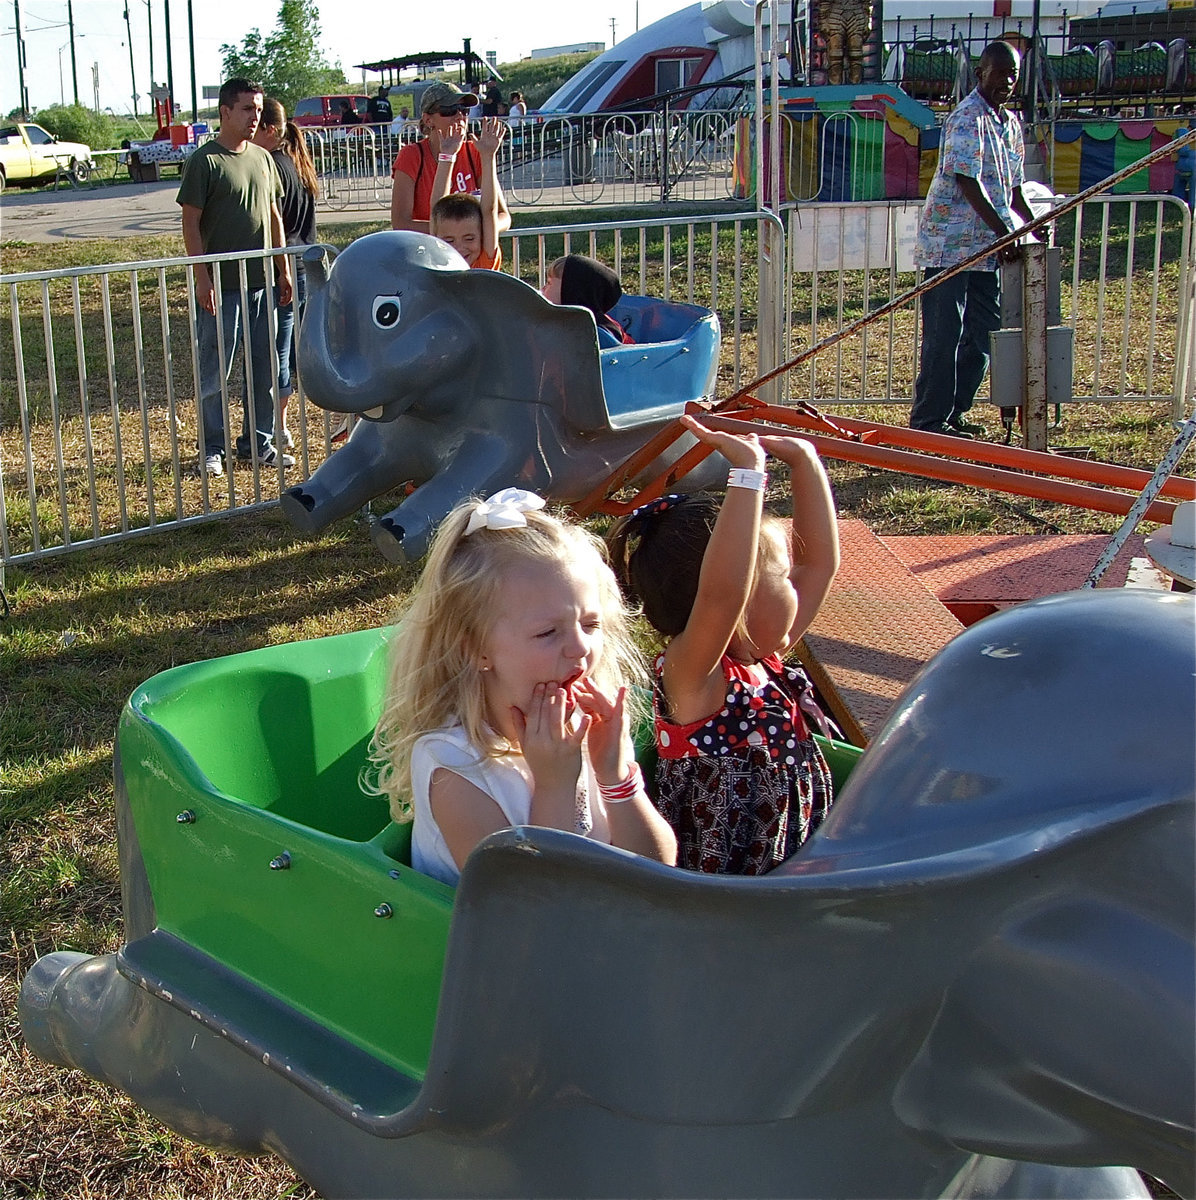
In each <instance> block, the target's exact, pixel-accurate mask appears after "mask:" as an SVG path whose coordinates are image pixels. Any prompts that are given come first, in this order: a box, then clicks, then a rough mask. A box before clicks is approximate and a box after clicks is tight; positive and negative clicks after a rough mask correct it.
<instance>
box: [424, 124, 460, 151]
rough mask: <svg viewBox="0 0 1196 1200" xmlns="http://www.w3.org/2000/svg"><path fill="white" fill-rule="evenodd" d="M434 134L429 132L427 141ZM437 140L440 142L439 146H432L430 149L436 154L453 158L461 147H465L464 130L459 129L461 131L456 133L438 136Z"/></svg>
mask: <svg viewBox="0 0 1196 1200" xmlns="http://www.w3.org/2000/svg"><path fill="white" fill-rule="evenodd" d="M434 133H436V131H435V130H431V131H430V132H429V133H428V140H429V141H431V140H432V135H433V134H434ZM438 140H439V142H440V145H439V146H435V145H434V146H433V147H432V149H433V150H435V151H436V153H437V154H452V155H454V156H455V155H456V153H457V151H458V150H460V149H461V147H462V146H463V145H465V130H464V129H461V130H456V131H453V132H449V133H442V134H439V135H438Z"/></svg>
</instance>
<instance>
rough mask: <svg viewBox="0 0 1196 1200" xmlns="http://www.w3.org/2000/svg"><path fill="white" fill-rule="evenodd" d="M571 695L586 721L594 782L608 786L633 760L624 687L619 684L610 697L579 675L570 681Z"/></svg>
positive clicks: (624, 773) (627, 770) (621, 776)
mask: <svg viewBox="0 0 1196 1200" xmlns="http://www.w3.org/2000/svg"><path fill="white" fill-rule="evenodd" d="M573 696H574V699H575V700H576V701H577V706H578V708H580V709H581V712H582V716H583V719H584V720H585V721H586V722H587V723H588V725H589V735H588V738H587V742H586V744H587V745H588V747H589V750H590V763H591V765H592V766H593V768H594V774H595V776H596V777H597V779H598V782H599V783H600V784H604V785H606V786H608V787H609V786H611V785H612V784H615V783H619V782H621V781H622V780H624V779H626V778H627V776H628V775H629V774H630V772H631V767H632V764H633V763H634V762H635V747H634V746H633V745H632V742H631V730H630V722H629V719H628V714H627V689H626V688H625V687H621V688H619V691H618V693H617V694H616V695H615V696H613V697H612V696H608V695H607V694H606V693H605V692H602V691H600V690H599V689H598V688H596V687H595V686H594V684H593V682H592V681H591V680H590V679H589V678H581V679H578V680H577V681H576V682H575V683H574V685H573Z"/></svg>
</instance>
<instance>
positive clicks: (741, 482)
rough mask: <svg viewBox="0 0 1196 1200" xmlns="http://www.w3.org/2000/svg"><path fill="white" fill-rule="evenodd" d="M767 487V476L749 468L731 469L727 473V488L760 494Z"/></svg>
mask: <svg viewBox="0 0 1196 1200" xmlns="http://www.w3.org/2000/svg"><path fill="white" fill-rule="evenodd" d="M767 486H768V476H767V475H766V474H765V473H764V472H763V471H753V470H752V469H751V468H750V467H732V468H731V470H730V471H729V472H728V473H727V487H737V488H747V489H748V491H750V492H762V491H764V489H765V488H766V487H767Z"/></svg>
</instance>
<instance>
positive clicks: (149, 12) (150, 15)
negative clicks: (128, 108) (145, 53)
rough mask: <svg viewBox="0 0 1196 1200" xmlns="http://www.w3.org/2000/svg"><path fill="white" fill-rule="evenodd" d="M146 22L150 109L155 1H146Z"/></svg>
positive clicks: (152, 87)
mask: <svg viewBox="0 0 1196 1200" xmlns="http://www.w3.org/2000/svg"><path fill="white" fill-rule="evenodd" d="M145 22H146V26H147V28H148V29H149V35H148V36H149V72H150V85H149V92H148V93H147V95H148V96H149V97H150V108H153V106H154V99H153V97H154V0H145Z"/></svg>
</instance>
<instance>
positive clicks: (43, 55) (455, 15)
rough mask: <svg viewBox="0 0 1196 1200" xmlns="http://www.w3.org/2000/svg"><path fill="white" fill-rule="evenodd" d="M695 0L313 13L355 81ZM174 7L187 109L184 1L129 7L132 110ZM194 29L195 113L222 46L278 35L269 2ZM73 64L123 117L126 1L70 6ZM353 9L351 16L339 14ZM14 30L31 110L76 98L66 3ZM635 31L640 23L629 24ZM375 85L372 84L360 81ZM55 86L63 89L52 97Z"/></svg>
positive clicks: (35, 6) (215, 4)
mask: <svg viewBox="0 0 1196 1200" xmlns="http://www.w3.org/2000/svg"><path fill="white" fill-rule="evenodd" d="M690 2H692V0H599V2H598V3H595V4H583V5H580V6H579V7H578V8H574V7H573V6H572V5H571V4H568V3H564V4H562V3H561V2H560V0H515V3H513V4H504V3H501V2H500V0H456V2H455V3H448V4H441V3H436V2H434V0H433V2H428V3H419V4H412V3H409V0H366V2H365V3H353V4H347V3H343V0H337V2H336V3H333V2H332V0H324V3H322V4H319V3H318V4H317V6H318V7H319V8H320V29H321V35H322V36H321V41H322V48H323V50H324V52H325V56H326V57H327V59H328V60H329V61H330V62H336V61H337V60H339V61H340V64H341V66H342V67H343V68H344V71H345V75H346V77H347V78H348V79H350V80H352V81H355V82H356V81H359V80H360V79H361V72H360V71H354V70H353V66H354V64H356V63H360V62H377V61H379V60H381V59H384V58H394V57H398V56H400V55H403V54H408V53H418V52H420V51H424V50H455V49H458V48H459V47H460V46H461V44H462V40H463V39H464V38H467V37H468V38H471V39H472V45H473V49H474V50H475V51H476V52H477V53H478V54H482V55H484V54H485V53H486V51H488V50H495V51H497V53H498V61H499V62H500V63H503V62H510V61H514V60H517V59H520V58H524V57H526V56H527V55H528V54H530V53H531V51H532V50H534V49H540V48H542V47H549V46H558V45H566V44H571V43H574V42H601V43H602V44H603V46H604V47H606V46H610V45H611V22H612V20H613V21H614V40H615V41H621V40H622V39H623V38H625V37H627V36H628V35H630V34H632V33H634V32H635V30H636V29H637V27H638V28H643V27H644V26H646V25H650V24H652V22H653V21H657V20H659V19H660V18H661V17H663V16H667V15H668V14H669V13H671V12H676V11H678V10H679V9H681V8H685V7H687V6H688V3H690ZM168 3H169V7H170V24H171V56H172V59H173V67H174V90H175V100H176V102H177V103H178V104H180V105H181V106H182V107H183V108H184V109H186V110H187V112H188V115H189V112H190V107H191V68H190V61H189V55H188V46H187V9H188V0H128V11H129V21H130V23H131V25H132V31H133V32H132V40H133V73H134V75H135V78H136V84H137V91H138V93H140V95H141V100H140V101H139V103H138V106H137V109H138V112H139V113H145V112H146V111H147V110H149V108H150V105H149V102H148V99H147V96H148V93H149V34H148V21H149V19H150V18H151V17H152V22H153V35H154V75H155V78H156V81H157V82H158V83H164V82H165V81H166V40H165V24H166V22H165V15H166V5H167V4H168ZM190 7H191V9H192V16H193V21H194V28H195V67H196V90H197V94H198V96H199V104H200V107H201V108H203V107H204V106H205V105H204V100H203V88H204V86H205V85H212V86H215V85H218V84H219V83H220V64H221V56H220V46H221V45H222V44H223V43H225V42H232V43H235V44H239V43H240V42H241V40H242V39H243V38H244V37H245V35H246V34H247V33H248V32H249V31H250V30H251V29H252V28H254V27H255V26H256V27H257V28H259V29H260V30H261V31H262V33H263V35H265V34H268V33H269V32H271V31H272V30H273V28H274V23H275V19H276V18H277V15H278V4H277V2H276V0H192V3H191V5H190ZM73 8H74V18H75V56H76V63H77V79H78V85H79V102H80V103H81V104H83V105H86V106H87V107H94V101H95V86H94V85H93V72H92V65H93V64H98V68H97V71H96V77H97V78H98V87H99V107H100V108H101V109H107V108H111V109H112V110H113V111H115V112H117V113H125V112H128V111H130V108H131V103H132V101H131V97H132V92H133V87H132V84H131V82H130V65H129V48H128V40H127V36H128V35H127V34H126V28H125V19H124V12H125V0H73ZM349 12H352V14H353V15H352V16H351V17H350V16H348V15H347V14H348V13H349ZM20 20H21V31H22V33H23V35H24V39H25V56H26V65H25V86H26V89H27V90H28V93H29V102H30V105H31V106H32V107H33V108H44V107H46V106H47V105H50V104H58V103H60V102H62V100H63V99H65V102H66V103H68V104H70V103H72V102H73V100H74V83H73V81H72V77H71V50H70V41H69V39H70V32H69V28H68V24H67V0H20ZM637 22H638V24H637ZM15 23H16V17H15V5H14V0H0V113H4V114H6V113H8V112H10V111H11V110H12V109H13V108H15V107H16V106H17V103H18V99H19V94H18V82H17V52H16V36H15ZM367 78H368V79H373V80H374V81H375V87H376V86H377V76H376V75H371V76H367ZM60 89H61V90H60Z"/></svg>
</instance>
